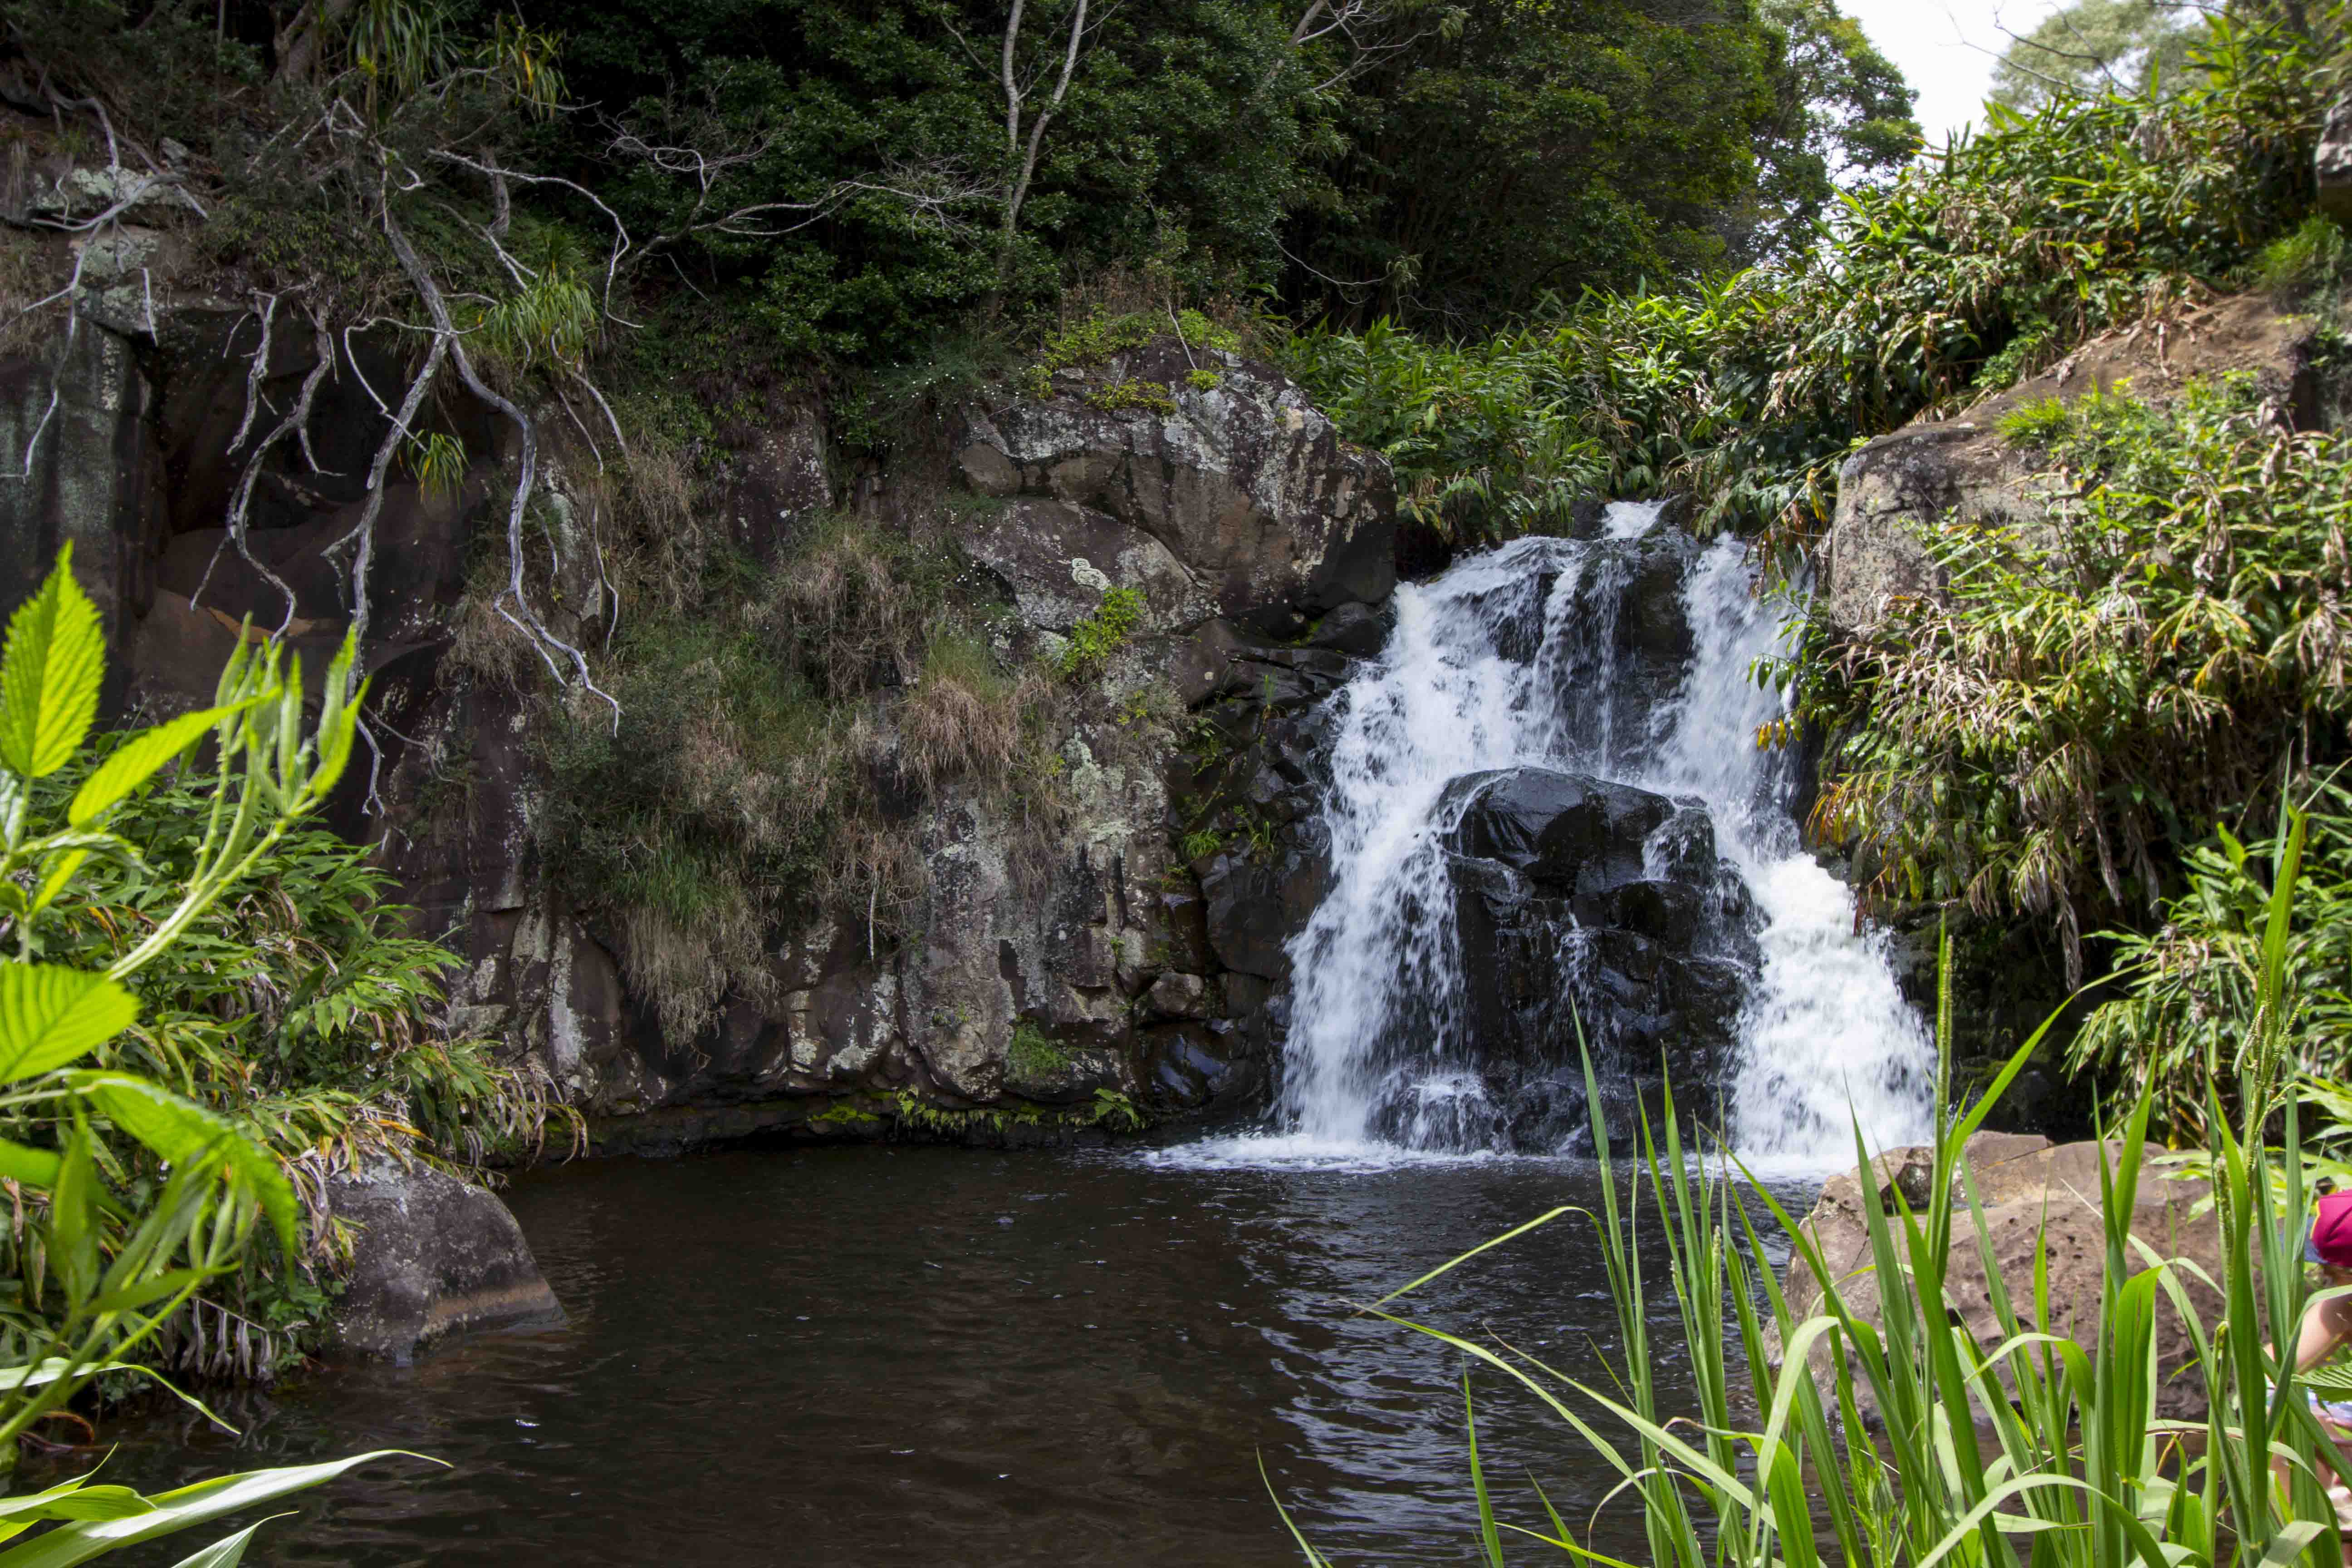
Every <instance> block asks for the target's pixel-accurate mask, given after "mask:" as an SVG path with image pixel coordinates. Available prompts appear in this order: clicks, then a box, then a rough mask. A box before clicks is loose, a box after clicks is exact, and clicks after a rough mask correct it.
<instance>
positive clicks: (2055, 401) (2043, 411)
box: [1995, 389, 2120, 447]
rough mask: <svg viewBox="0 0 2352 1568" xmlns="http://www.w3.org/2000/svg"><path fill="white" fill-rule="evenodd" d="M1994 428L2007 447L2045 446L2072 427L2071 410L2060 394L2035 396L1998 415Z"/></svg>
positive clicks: (2072, 412) (2061, 436)
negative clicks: (1998, 421) (2009, 445)
mask: <svg viewBox="0 0 2352 1568" xmlns="http://www.w3.org/2000/svg"><path fill="white" fill-rule="evenodd" d="M2119 390H2120V389H2119ZM1995 428H1997V429H1998V430H1999V431H2000V438H2001V439H2002V440H2004V441H2007V442H2008V443H2010V444H2011V446H2014V447H2049V446H2052V445H2053V444H2054V443H2056V442H2057V441H2059V440H2061V439H2063V437H2065V436H2066V435H2067V434H2068V433H2069V432H2070V431H2072V430H2074V428H2075V424H2074V409H2072V408H2071V407H2069V406H2067V404H2066V400H2065V399H2064V398H2063V397H2037V398H2035V399H2033V400H2032V401H2031V402H2027V403H2021V404H2019V405H2017V406H2016V407H2015V408H2012V409H2011V410H2010V411H2009V412H2008V413H2006V414H2004V415H2002V416H2000V423H1999V424H1998V425H1997V426H1995Z"/></svg>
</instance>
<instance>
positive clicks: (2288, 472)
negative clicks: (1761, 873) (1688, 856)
mask: <svg viewBox="0 0 2352 1568" xmlns="http://www.w3.org/2000/svg"><path fill="white" fill-rule="evenodd" d="M2020 418H2021V428H2024V429H2030V430H2031V431H2032V434H2033V436H2034V437H2035V438H2036V439H2037V441H2038V442H2039V443H2040V444H2041V446H2042V450H2043V451H2044V453H2045V455H2046V458H2047V460H2048V461H2049V462H2050V463H2051V464H2052V465H2053V471H2052V473H2051V475H2050V477H2049V479H2048V480H2047V483H2048V485H2049V488H2050V489H2051V491H2052V500H2051V505H2052V506H2053V509H2054V516H2055V518H2056V520H2057V526H2055V527H2053V528H2047V529H2043V528H2035V529H2033V530H2032V531H2030V533H2029V532H2028V531H2025V530H2021V528H2018V527H2005V528H1991V527H1986V526H1980V525H1975V524H1966V523H1961V522H1958V521H1946V522H1943V523H1940V524H1938V525H1937V527H1936V528H1935V529H1934V531H1933V532H1932V534H1931V536H1930V539H1929V544H1930V547H1931V549H1932V550H1933V552H1934V553H1935V556H1936V559H1937V562H1938V563H1939V564H1940V565H1941V567H1942V569H1943V571H1944V573H1945V574H1946V575H1947V576H1948V581H1949V592H1948V595H1946V596H1945V597H1943V598H1941V599H1937V598H1927V597H1921V598H1916V599H1910V600H1906V601H1903V602H1900V603H1897V604H1895V605H1893V606H1892V608H1891V610H1890V612H1889V614H1888V615H1887V616H1885V619H1884V620H1883V621H1882V622H1881V624H1879V625H1878V626H1875V627H1874V628H1873V629H1872V630H1871V631H1870V632H1869V633H1867V634H1866V635H1862V636H1860V637H1858V639H1857V640H1856V641H1855V642H1854V643H1853V645H1852V646H1851V647H1850V648H1849V650H1848V652H1847V654H1846V656H1845V657H1846V658H1848V659H1849V660H1850V663H1849V664H1848V665H1847V667H1846V668H1847V670H1848V673H1849V679H1848V683H1847V684H1846V685H1845V686H1844V687H1843V689H1842V691H1841V693H1840V695H1839V698H1838V700H1837V701H1836V702H1834V703H1832V704H1828V705H1825V707H1824V709H1823V710H1822V715H1821V716H1822V717H1823V718H1825V719H1827V720H1828V721H1830V722H1832V724H1836V725H1839V726H1840V727H1841V732H1840V738H1839V740H1838V742H1837V743H1836V745H1835V747H1834V749H1833V751H1832V762H1833V763H1834V765H1835V766H1836V768H1837V769H1838V776H1837V777H1836V778H1835V780H1834V782H1833V783H1832V784H1830V785H1829V786H1828V787H1827V788H1826V789H1825V790H1824V792H1823V794H1822V797H1821V801H1820V804H1819V805H1818V806H1817V808H1816V812H1815V825H1816V826H1817V827H1818V828H1819V829H1820V830H1821V831H1822V832H1823V833H1825V834H1827V835H1829V836H1831V837H1836V838H1841V839H1859V840H1861V841H1863V842H1864V843H1865V844H1867V845H1868V846H1869V847H1871V848H1872V849H1873V851H1874V853H1875V854H1876V856H1877V857H1878V860H1879V867H1880V869H1879V874H1878V877H1877V886H1878V887H1879V889H1880V890H1881V891H1883V892H1885V893H1887V894H1890V895H1892V896H1895V897H1898V898H1904V899H1914V900H1916V899H1934V900H1966V902H1967V903H1968V904H1969V907H1970V908H1971V909H1974V910H1978V911H1979V912H1980V913H1982V914H1984V915H1986V916H1988V917H1996V918H1997V917H2000V916H2002V915H2006V914H2009V913H2011V912H2024V913H2028V914H2035V915H2043V916H2048V917H2051V918H2052V919H2053V920H2054V921H2055V923H2056V924H2057V926H2058V928H2059V931H2060V932H2061V934H2062V936H2063V938H2064V940H2065V942H2066V943H2067V946H2068V950H2069V954H2070V962H2071V963H2075V964H2077V965H2079V962H2080V959H2079V952H2080V935H2081V933H2082V932H2083V931H2087V930H2090V929H2094V928H2093V926H2092V923H2091V922H2092V921H2095V920H2096V919H2099V918H2101V917H2103V916H2107V915H2112V914H2123V913H2128V912H2131V911H2135V910H2153V909H2154V908H2155V906H2156V903H2157V901H2158V899H2159V898H2160V896H2161V894H2162V891H2163V880H2164V867H2165V865H2166V863H2167V859H2168V855H2169V854H2171V853H2174V852H2177V849H2176V848H2175V847H2179V846H2184V845H2187V844H2189V843H2193V842H2195V841H2196V840H2197V839H2198V838H2199V837H2201V836H2202V832H2203V825H2205V824H2207V823H2210V822H2214V821H2216V820H2221V819H2222V818H2223V817H2225V816H2228V815H2230V814H2233V813H2235V812H2237V811H2239V810H2240V809H2241V808H2242V807H2243V806H2244V805H2246V803H2247V802H2249V801H2251V800H2256V799H2259V798H2260V796H2261V795H2262V794H2263V791H2264V790H2265V788H2266V787H2269V786H2274V785H2275V784H2276V782H2277V778H2278V772H2277V770H2278V768H2279V765H2280V761H2281V759H2283V758H2285V757H2287V756H2289V755H2291V754H2294V755H2299V756H2307V757H2308V758H2309V760H2310V761H2311V762H2314V763H2325V762H2326V761H2327V760H2328V756H2327V752H2329V751H2330V750H2332V749H2333V747H2334V746H2335V745H2336V743H2337V742H2336V740H2335V737H2336V736H2338V735H2340V733H2341V729H2340V725H2341V721H2342V719H2343V717H2344V716H2345V714H2346V713H2347V710H2352V691H2347V659H2348V658H2352V625H2347V622H2346V615H2347V611H2346V608H2345V606H2344V605H2343V603H2342V600H2341V587H2340V585H2341V583H2342V579H2343V573H2344V570H2345V566H2344V558H2343V549H2344V546H2343V542H2342V541H2343V537H2344V534H2343V529H2344V523H2345V509H2346V507H2347V504H2352V503H2348V502H2347V499H2346V487H2347V481H2352V440H2347V437H2345V436H2343V435H2340V434H2326V435H2291V434H2289V433H2287V432H2285V431H2284V430H2282V429H2280V428H2279V427H2278V426H2276V425H2275V424H2273V422H2272V421H2271V419H2270V417H2269V416H2268V415H2267V414H2266V413H2265V412H2264V410H2263V405H2262V399H2261V396H2260V394H2259V392H2258V391H2257V389H2256V388H2255V386H2254V385H2253V384H2252V378H2251V377H2242V376H2233V377H2231V378H2228V379H2225V380H2223V381H2221V382H2218V383H2192V384H2189V386H2188V387H2186V388H2185V389H2184V390H2183V391H2182V393H2181V394H2180V395H2179V396H2178V397H2177V398H2175V399H2173V400H2172V401H2170V402H2168V403H2166V404H2163V405H2150V404H2147V403H2143V402H2140V401H2137V399H2134V398H2132V397H2131V396H2129V395H2126V394H2123V393H2116V394H2109V395H2089V396H2086V397H2084V398H2083V399H2081V400H2080V401H2078V402H2076V403H2074V404H2073V405H2067V406H2066V407H2064V408H2063V409H2060V408H2053V407H2051V406H2049V405H2038V406H2034V407H2031V408H2029V409H2027V410H2025V411H2022V412H2021V416H2020ZM2313 748H2317V750H2316V751H2314V750H2313Z"/></svg>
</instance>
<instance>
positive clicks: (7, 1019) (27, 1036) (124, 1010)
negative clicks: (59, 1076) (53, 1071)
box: [0, 963, 139, 1083]
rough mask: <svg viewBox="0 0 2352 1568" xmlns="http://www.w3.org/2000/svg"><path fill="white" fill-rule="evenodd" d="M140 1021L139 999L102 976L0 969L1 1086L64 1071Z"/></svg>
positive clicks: (38, 966) (31, 966)
mask: <svg viewBox="0 0 2352 1568" xmlns="http://www.w3.org/2000/svg"><path fill="white" fill-rule="evenodd" d="M138 1018H139V1000H138V998H137V997H135V996H133V995H131V993H130V992H129V991H127V990H125V989H123V987H121V985H118V984H115V983H114V982H113V981H111V980H109V979H108V978H107V977H106V976H104V975H103V974H93V973H90V972H89V971H88V970H85V969H68V968H65V967H64V966H63V965H61V964H55V963H5V964H0V1083H8V1082H13V1081H14V1080H16V1079H25V1078H30V1077H32V1076H33V1075H34V1074H36V1073H44V1072H47V1071H48V1070H49V1069H50V1068H60V1067H63V1066H65V1065H66V1063H68V1062H69V1061H72V1060H73V1059H74V1058H77V1057H79V1056H84V1055H86V1054H88V1053H89V1051H91V1050H94V1049H95V1048H97V1047H100V1046H101V1045H104V1044H105V1043H106V1042H107V1041H108V1040H110V1039H112V1038H113V1037H115V1036H117V1035H119V1034H121V1032H122V1031H123V1030H125V1029H127V1028H129V1027H130V1026H131V1025H132V1024H133V1023H135V1022H137V1021H138Z"/></svg>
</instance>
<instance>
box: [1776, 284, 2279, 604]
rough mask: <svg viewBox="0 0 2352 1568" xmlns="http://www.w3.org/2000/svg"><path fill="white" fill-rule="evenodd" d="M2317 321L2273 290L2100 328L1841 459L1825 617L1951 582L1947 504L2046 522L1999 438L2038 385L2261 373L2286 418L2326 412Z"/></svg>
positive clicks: (2028, 523) (2033, 486)
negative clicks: (2287, 310)
mask: <svg viewBox="0 0 2352 1568" xmlns="http://www.w3.org/2000/svg"><path fill="white" fill-rule="evenodd" d="M2313 333H2314V322H2313V321H2312V320H2311V319H2310V318H2308V317H2302V316H2284V315H2281V314H2280V313H2279V312H2278V311H2277V310H2275V309H2274V308H2273V306H2272V305H2271V303H2270V302H2269V300H2267V299H2265V298H2263V297H2261V296H2257V295H2239V296H2236V297H2233V298H2231V299H2228V300H2222V301H2221V302H2220V303H2218V304H2216V305H2213V306H2211V307H2210V308H2207V309H2203V310H2190V311H2187V312H2184V313H2183V314H2181V315H2180V316H2179V317H2178V318H2176V319H2173V320H2168V321H2151V322H2147V323H2143V324H2142V325H2140V326H2137V327H2135V328H2132V329H2131V330H2129V331H2122V332H2115V333H2110V334H2108V335H2107V336H2105V337H2102V338H2096V339H2094V340H2093V341H2092V342H2089V343H2086V344H2084V346H2083V347H2082V348H2080V349H2078V350H2076V351H2075V352H2074V353H2072V354H2069V355H2068V356H2067V357H2066V358H2065V359H2064V360H2063V361H2061V362H2060V363H2058V364H2056V365H2053V367H2051V368H2050V369H2049V370H2048V371H2046V372H2044V373H2042V374H2040V375H2037V376H2034V377H2032V378H2031V379H2030V380H2027V381H2024V382H2021V383H2020V384H2017V385H2016V386H2013V387H2011V388H2010V389H2009V390H2007V391H2005V392H2001V393H1999V394H1996V395H1993V396H1990V397H1988V398H1985V399H1983V400H1982V401H1980V402H1979V403H1977V404H1975V405H1972V406H1970V407H1969V408H1968V409H1967V410H1965V411H1964V412H1962V413H1961V414H1959V415H1958V416H1955V417H1953V418H1951V419H1947V420H1922V421H1919V422H1917V423H1915V424H1911V425H1906V426H1904V427H1903V428H1902V429H1900V430H1897V431H1895V433H1894V434H1892V435H1889V436H1882V437H1879V438H1878V439H1876V440H1874V441H1872V442H1870V443H1868V444H1867V445H1865V446H1864V447H1862V448H1861V449H1860V450H1858V451H1856V452H1855V453H1854V454H1853V456H1852V457H1850V458H1847V459H1846V461H1845V465H1844V467H1843V468H1841V469H1840V470H1839V472H1838V499H1837V511H1836V515H1835V517H1834V519H1833V520H1832V522H1831V525H1830V534H1829V543H1828V548H1827V550H1826V551H1825V552H1823V558H1822V559H1823V566H1824V570H1825V581H1824V584H1823V587H1824V590H1825V603H1826V606H1827V609H1828V611H1829V616H1830V618H1831V620H1832V622H1834V623H1835V624H1836V625H1837V626H1840V627H1843V628H1847V629H1857V628H1867V627H1869V626H1874V625H1875V624H1876V623H1877V622H1878V620H1879V618H1880V617H1881V616H1884V615H1885V608H1886V605H1887V604H1888V603H1889V602H1890V601H1891V600H1894V599H1897V598H1904V597H1910V596H1914V595H1920V594H1929V593H1936V592H1938V591H1940V590H1941V588H1942V586H1943V584H1942V581H1941V579H1940V576H1939V574H1938V573H1937V568H1936V564H1935V562H1934V560H1933V559H1932V557H1931V556H1930V554H1929V552H1928V550H1927V545H1926V543H1925V542H1924V540H1923V538H1922V533H1921V531H1922V528H1923V526H1924V525H1927V524H1931V523H1934V522H1936V521H1940V520H1942V519H1944V518H1946V517H1957V518H1958V520H1959V521H1962V522H1968V523H1978V524H1981V525H1983V526H1986V527H2015V528H2021V529H2025V530H2029V531H2030V530H2032V529H2035V528H2039V527H2042V526H2044V525H2045V524H2046V522H2047V508H2046V504H2045V502H2044V500H2043V491H2044V490H2045V489H2046V488H2047V481H2046V480H2044V479H2041V478H2040V477H2039V476H2038V475H2037V474H2036V472H2035V470H2034V466H2033V465H2032V462H2031V461H2029V460H2028V458H2026V457H2025V456H2024V455H2023V454H2021V453H2020V452H2019V451H2018V450H2017V449H2016V448H2015V447H2011V445H2010V444H2009V443H2007V442H2006V441H2004V440H2002V439H2001V437H2000V420H2001V417H2002V416H2004V415H2006V414H2008V413H2010V412H2011V410H2013V409H2016V408H2018V407H2020V406H2021V405H2025V404H2028V403H2032V402H2037V401H2040V400H2042V399H2044V398H2051V397H2056V398H2062V399H2066V400H2070V401H2071V400H2072V399H2074V398H2076V397H2080V396H2082V395H2084V394H2085V393H2088V392H2093V391H2100V392H2105V391H2108V390H2111V389H2113V388H2114V387H2115V386H2116V384H2118V383H2120V382H2126V381H2127V382H2129V383H2130V384H2131V389H2132V391H2133V393H2134V394H2135V395H2138V396H2141V397H2160V396H2163V395H2166V394H2168V392H2170V391H2172V390H2174V389H2176V388H2178V387H2179V385H2180V384H2182V383H2184V382H2186V381H2189V380H2190V379H2192V378H2195V377H2199V376H2207V375H2215V374H2222V373H2224V372H2232V371H2237V372H2247V373H2251V374H2253V375H2254V376H2255V377H2256V378H2257V381H2258V384H2260V386H2261V388H2262V390H2263V394H2264V395H2265V396H2266V397H2267V398H2268V400H2269V401H2270V404H2271V406H2272V408H2273V416H2274V417H2275V418H2276V419H2277V420H2278V421H2279V423H2280V424H2281V425H2283V426H2292V427H2294V428H2297V429H2308V428H2311V427H2312V426H2314V425H2315V424H2316V422H2317V420H2318V397H2317V391H2316V386H2315V377H2314V375H2313V373H2312V364H2311V350H2312V344H2313V342H2314V337H2313Z"/></svg>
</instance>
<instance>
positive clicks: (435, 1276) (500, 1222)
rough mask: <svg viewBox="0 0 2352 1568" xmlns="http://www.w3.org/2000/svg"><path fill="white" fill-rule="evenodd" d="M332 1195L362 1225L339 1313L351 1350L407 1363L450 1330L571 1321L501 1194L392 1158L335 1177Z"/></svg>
mask: <svg viewBox="0 0 2352 1568" xmlns="http://www.w3.org/2000/svg"><path fill="white" fill-rule="evenodd" d="M327 1201H328V1205H329V1207H330V1208H331V1211H332V1212H333V1215H334V1216H335V1218H337V1219H340V1220H342V1221H345V1222H346V1223H348V1224H351V1225H352V1226H356V1227H357V1229H358V1236H357V1238H356V1240H355V1241H354V1242H353V1244H352V1276H351V1283H350V1286H349V1288H348V1289H347V1290H346V1292H345V1294H344V1296H343V1300H342V1301H341V1305H340V1306H339V1308H338V1309H337V1312H336V1320H335V1337H336V1341H337V1342H338V1343H340V1344H341V1345H342V1346H343V1347H344V1348H346V1349H349V1350H355V1351H361V1352H366V1353H368V1354H371V1355H379V1356H384V1357H388V1358H390V1359H391V1360H393V1361H395V1362H400V1363H407V1362H410V1361H413V1360H415V1357H416V1355H417V1352H420V1351H423V1350H425V1348H426V1347H428V1346H430V1345H432V1344H433V1343H435V1342H437V1341H439V1340H442V1339H446V1338H447V1337H448V1336H450V1335H452V1334H457V1333H463V1332H468V1331H480V1330H484V1329H503V1328H517V1327H524V1326H531V1325H539V1324H555V1323H561V1322H562V1321H563V1309H562V1306H561V1305H559V1304H558V1303H557V1301H556V1300H555V1292H554V1291H552V1290H551V1289H548V1285H547V1280H546V1279H545V1277H544V1276H542V1275H541V1273H540V1271H539V1262H538V1260H537V1259H536V1258H533V1257H532V1256H531V1252H530V1243H529V1242H527V1241H525V1240H524V1239H523V1235H522V1227H521V1226H519V1225H517V1224H516V1223H515V1217H514V1215H511V1214H509V1212H508V1211H507V1205H504V1204H502V1203H500V1202H499V1200H498V1197H497V1195H496V1194H492V1193H489V1192H488V1191H486V1190H484V1189H483V1188H480V1187H478V1186H474V1185H472V1184H469V1183H466V1182H461V1181H459V1180H458V1179H457V1177H455V1176H451V1175H445V1174H444V1173H441V1172H439V1171H434V1170H428V1169H425V1167H422V1166H418V1167H415V1168H413V1169H404V1168H403V1167H401V1166H398V1165H395V1164H392V1163H389V1162H387V1163H383V1164H380V1165H376V1166H373V1167H371V1168H369V1169H367V1170H364V1171H358V1172H353V1173H351V1174H349V1175H342V1176H336V1177H334V1178H332V1179H331V1180H330V1181H329V1182H328V1183H327Z"/></svg>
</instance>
